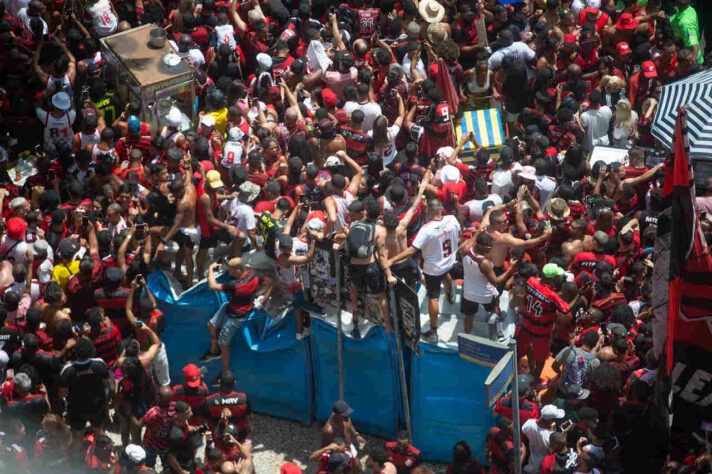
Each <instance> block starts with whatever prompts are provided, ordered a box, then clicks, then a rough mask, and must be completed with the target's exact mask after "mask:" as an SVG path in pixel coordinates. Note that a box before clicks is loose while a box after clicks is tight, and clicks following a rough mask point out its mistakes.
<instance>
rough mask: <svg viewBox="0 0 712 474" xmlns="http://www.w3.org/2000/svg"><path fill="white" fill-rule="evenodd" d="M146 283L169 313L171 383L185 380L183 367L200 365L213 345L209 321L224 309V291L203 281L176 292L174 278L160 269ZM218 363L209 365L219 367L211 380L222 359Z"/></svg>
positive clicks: (167, 334)
mask: <svg viewBox="0 0 712 474" xmlns="http://www.w3.org/2000/svg"><path fill="white" fill-rule="evenodd" d="M146 284H147V286H148V288H149V289H150V290H151V292H152V293H153V296H155V298H156V303H157V304H158V308H159V309H160V310H161V311H163V313H164V315H165V316H164V317H165V319H166V329H165V330H164V331H163V333H162V334H161V340H163V343H164V344H165V345H166V353H167V354H168V363H169V366H170V375H171V383H172V384H178V383H183V381H184V377H183V367H185V366H186V365H187V364H197V365H200V363H199V362H198V358H199V357H200V356H202V355H203V354H205V352H206V351H207V350H208V348H209V343H210V337H209V335H208V328H207V326H206V324H207V323H208V320H209V319H210V318H211V317H212V315H213V314H214V313H215V311H217V310H218V309H219V308H220V305H221V304H222V302H223V297H222V294H220V293H216V292H214V291H211V290H210V289H209V288H208V284H207V283H202V284H199V285H196V286H194V287H192V288H190V289H188V290H186V291H185V292H183V293H181V294H180V295H176V294H175V292H174V291H173V290H172V288H171V281H170V280H169V278H168V277H167V276H166V275H165V274H164V273H163V272H160V271H158V272H153V273H152V274H150V275H149V276H148V278H147V280H146ZM216 362H217V365H216ZM216 362H211V363H210V364H209V366H208V367H209V368H210V369H213V367H218V368H217V370H211V373H209V374H208V375H206V377H205V378H206V380H208V381H210V380H212V379H211V378H210V377H213V378H214V377H216V376H217V374H218V371H219V362H220V361H216Z"/></svg>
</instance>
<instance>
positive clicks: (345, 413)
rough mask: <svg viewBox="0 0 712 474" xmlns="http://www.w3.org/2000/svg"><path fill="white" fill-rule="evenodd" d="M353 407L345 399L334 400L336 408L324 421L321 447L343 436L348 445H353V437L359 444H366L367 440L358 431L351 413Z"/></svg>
mask: <svg viewBox="0 0 712 474" xmlns="http://www.w3.org/2000/svg"><path fill="white" fill-rule="evenodd" d="M353 412H354V411H353V409H352V408H351V407H350V406H349V404H348V403H346V402H345V401H343V400H338V401H336V402H334V410H333V413H332V414H331V416H330V417H329V419H328V420H327V421H326V423H324V427H323V428H322V429H321V447H322V448H323V447H325V446H329V445H330V444H331V443H333V442H334V439H335V438H343V439H345V440H346V446H351V444H352V443H353V439H354V438H356V442H357V443H359V444H365V443H366V440H365V439H363V437H362V436H361V435H360V434H359V432H358V431H356V428H354V425H353V422H352V421H351V418H350V416H351V414H352V413H353Z"/></svg>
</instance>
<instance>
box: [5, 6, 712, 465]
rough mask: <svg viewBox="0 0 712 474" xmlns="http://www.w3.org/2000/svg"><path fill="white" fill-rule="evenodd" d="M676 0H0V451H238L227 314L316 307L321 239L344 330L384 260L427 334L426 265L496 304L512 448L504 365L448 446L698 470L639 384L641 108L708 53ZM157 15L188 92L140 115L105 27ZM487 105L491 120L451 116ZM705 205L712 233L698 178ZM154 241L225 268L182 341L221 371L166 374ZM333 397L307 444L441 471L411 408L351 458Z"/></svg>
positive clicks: (471, 324)
mask: <svg viewBox="0 0 712 474" xmlns="http://www.w3.org/2000/svg"><path fill="white" fill-rule="evenodd" d="M690 1H691V0H674V1H667V0H665V1H663V0H615V1H614V0H524V1H522V0H520V1H516V0H515V1H511V0H510V1H507V2H504V1H502V2H499V1H498V0H487V1H483V0H476V1H472V2H465V1H453V0H419V1H418V0H397V1H396V0H380V1H378V2H374V1H373V0H348V1H347V2H345V3H339V2H333V1H327V0H311V1H307V0H290V1H286V2H283V1H280V0H270V1H269V2H262V1H260V0H248V1H243V2H238V1H233V2H232V3H230V2H226V1H222V0H221V1H216V0H203V1H202V2H197V1H195V0H180V1H179V2H177V3H176V2H172V1H156V0H135V1H134V2H129V1H126V0H71V1H70V0H55V1H53V2H41V1H40V0H2V1H0V51H1V53H2V54H1V56H0V62H1V63H2V68H0V118H1V120H0V128H1V132H2V135H1V136H0V185H1V188H0V203H1V204H0V206H1V208H2V223H3V226H2V241H1V243H0V286H1V294H0V298H1V300H2V304H0V375H1V376H2V377H1V378H0V381H2V382H3V383H2V385H0V452H2V455H0V471H1V472H18V473H19V472H83V471H87V472H107V473H118V472H152V471H153V470H154V469H158V466H161V467H162V468H163V469H164V470H165V472H175V473H186V472H190V473H194V472H204V473H209V472H223V473H229V472H241V473H250V472H254V471H255V465H254V462H253V457H252V442H251V439H253V438H255V439H259V437H260V433H259V432H255V431H254V426H253V420H252V410H251V407H250V403H249V399H248V395H246V394H244V393H241V392H239V391H238V390H239V386H240V383H239V380H237V381H236V380H235V376H234V374H233V373H232V372H231V371H230V344H231V341H232V339H233V337H234V335H235V334H236V333H237V331H238V330H239V329H240V328H241V327H242V326H243V324H244V323H245V321H246V319H247V318H248V317H249V316H250V315H251V314H252V313H253V312H254V310H256V309H259V308H261V307H262V306H264V305H265V304H267V303H268V302H269V301H270V300H273V299H275V298H276V297H277V296H284V297H286V300H287V301H288V304H289V305H290V307H291V308H293V310H294V317H295V318H296V327H297V332H296V334H295V337H296V338H297V339H299V340H302V339H305V338H308V337H309V336H310V329H309V326H310V317H311V315H318V314H322V313H323V312H324V302H323V301H319V300H318V299H316V298H314V295H313V294H312V292H311V291H310V282H309V278H308V274H307V272H306V271H305V265H306V264H307V263H308V262H309V261H310V260H311V259H313V258H314V255H315V247H316V246H317V245H321V246H323V245H324V244H326V245H328V246H331V248H332V249H333V251H334V252H335V254H336V255H338V256H339V257H338V258H342V259H343V262H344V265H345V267H346V268H347V273H348V281H347V282H346V284H345V285H344V298H343V303H344V307H345V309H347V310H350V311H351V312H353V313H354V324H353V329H352V330H351V333H350V335H351V337H354V338H360V337H361V328H362V327H363V321H362V320H361V319H359V311H360V312H361V314H362V313H363V311H364V305H365V299H366V297H370V298H376V300H377V301H378V302H379V304H380V308H379V311H380V312H381V313H382V316H383V320H384V324H385V327H386V330H387V332H392V315H391V314H390V309H389V308H390V307H389V305H388V303H387V298H386V295H387V293H388V291H387V290H388V288H389V286H391V285H393V284H394V283H395V282H396V281H397V279H401V280H403V281H404V282H405V283H406V284H408V285H410V286H411V287H413V288H417V287H419V286H421V285H422V286H423V287H424V288H425V294H426V298H427V299H428V312H429V316H430V318H429V319H430V323H429V327H427V329H426V330H424V331H423V333H422V339H423V341H425V342H427V343H431V344H437V343H438V342H439V341H441V340H442V339H441V336H442V335H441V334H439V333H438V320H439V315H440V311H441V309H442V308H441V292H443V291H444V294H445V298H447V300H448V301H450V302H451V303H452V302H454V301H455V300H456V298H457V297H458V296H459V298H460V313H461V316H462V318H463V320H464V330H465V331H466V332H468V333H472V332H473V331H474V328H475V325H476V324H479V323H484V324H485V325H486V327H487V328H488V329H489V333H488V334H489V337H490V338H491V339H493V340H504V339H505V338H506V337H507V336H506V334H505V332H506V327H505V323H506V318H505V316H506V313H507V312H508V311H510V312H511V311H513V312H514V314H515V315H516V334H515V336H514V337H515V338H516V342H517V348H518V353H519V355H520V357H521V360H520V368H519V376H518V385H519V393H518V394H516V395H517V396H518V397H519V400H520V401H519V406H520V408H519V410H520V416H519V419H520V421H521V433H522V446H521V450H520V452H521V459H515V458H514V453H515V450H514V445H513V439H514V438H513V433H514V431H515V428H514V427H513V422H512V396H513V395H512V394H509V395H505V396H504V397H502V398H501V399H500V400H499V401H498V402H497V404H496V405H495V407H494V412H495V414H496V415H497V416H498V417H499V418H498V420H499V421H498V424H497V426H495V427H492V428H491V429H490V430H489V432H488V434H487V443H486V448H485V451H484V452H473V449H472V447H471V446H470V445H469V444H468V442H467V441H461V442H459V443H457V444H456V445H455V446H454V447H453V460H452V463H451V464H449V465H448V472H449V473H453V474H455V473H479V472H485V470H487V471H488V472H490V473H512V472H514V464H515V463H521V465H522V466H523V468H524V472H528V473H546V474H548V473H581V474H584V473H619V472H626V473H634V472H636V473H637V472H640V473H643V472H644V473H653V472H667V473H679V474H682V473H709V472H711V469H712V458H711V457H710V455H709V445H706V446H705V442H704V437H702V438H700V437H699V436H693V434H692V433H673V436H672V437H670V436H668V435H667V431H666V429H665V428H666V427H665V426H664V424H661V423H660V422H659V419H658V418H657V417H656V416H655V413H654V409H653V404H652V400H653V395H652V394H653V386H654V384H655V382H656V376H657V371H658V367H659V366H660V360H659V359H658V358H657V357H656V356H655V353H654V351H653V345H652V329H651V318H652V311H651V294H652V283H651V276H652V269H653V267H654V265H655V258H654V257H655V236H656V227H657V215H658V213H659V212H660V211H661V210H662V208H663V198H662V185H663V180H664V169H663V167H664V164H663V163H661V162H660V161H661V160H660V159H658V156H659V154H658V153H657V151H658V150H659V149H660V146H659V144H658V143H657V142H656V140H655V138H653V136H652V134H651V127H652V121H653V118H654V116H655V111H656V107H657V105H658V101H659V100H660V94H661V89H662V87H663V86H664V85H667V84H671V83H674V82H676V81H679V80H682V79H684V78H687V77H689V76H691V75H692V74H695V73H696V72H698V71H701V70H702V69H703V63H704V58H705V50H704V38H703V37H702V36H701V34H702V30H701V27H702V26H703V24H702V22H701V21H699V20H698V16H697V15H698V14H702V13H703V12H702V10H700V9H696V8H695V7H694V6H692V5H691V4H690ZM702 3H703V2H700V4H702ZM707 7H709V6H708V5H707ZM150 23H155V24H157V25H159V26H162V27H164V28H165V29H166V31H167V33H168V38H169V40H170V42H171V44H172V45H173V47H174V48H175V50H176V51H177V53H178V54H179V56H181V58H182V59H183V60H184V61H186V62H187V63H188V64H189V65H190V68H191V70H192V72H193V75H194V81H195V89H196V97H197V99H196V102H195V104H185V103H183V104H177V105H176V106H174V107H173V108H171V109H170V112H168V113H167V114H166V115H165V116H162V117H159V120H158V121H157V122H155V121H153V122H152V121H151V120H150V118H149V116H150V114H149V113H148V109H147V104H142V103H140V102H137V101H135V100H128V99H127V96H126V94H125V91H124V89H125V87H124V84H125V78H123V79H122V76H121V74H120V72H119V71H117V69H116V65H114V64H110V63H109V62H108V61H107V60H106V57H105V52H104V50H103V49H102V46H101V43H100V40H101V39H102V38H105V37H107V36H109V35H112V34H114V33H117V32H122V31H126V30H130V29H132V28H136V27H138V26H140V25H145V24H150ZM707 26H709V25H707ZM179 106H180V107H182V110H181V108H180V107H179ZM186 107H187V109H186ZM191 107H194V108H195V111H196V112H197V113H196V114H195V115H196V117H197V120H196V122H197V123H196V124H195V125H194V126H188V127H186V125H185V121H184V117H185V115H186V114H185V113H184V112H185V110H189V109H190V108H191ZM490 108H495V109H498V113H499V115H498V116H499V117H501V120H502V126H503V128H504V130H505V133H506V137H503V138H504V139H503V142H502V144H501V146H500V145H499V144H497V145H496V146H494V147H493V146H483V144H481V143H478V142H477V140H476V139H475V135H474V133H469V132H472V130H468V131H465V132H464V133H462V134H456V133H455V132H454V129H453V123H455V124H459V123H460V118H461V117H462V115H463V114H465V113H468V112H470V111H472V110H478V109H490ZM187 115H190V114H187ZM498 125H499V124H489V126H491V127H496V126H498ZM596 147H613V148H617V149H622V150H627V154H626V153H625V152H624V153H623V154H624V155H626V156H625V158H623V159H622V160H616V159H613V160H601V161H595V162H594V161H593V160H591V159H590V157H591V155H592V153H593V151H594V149H596ZM697 212H698V213H699V217H700V220H701V223H702V229H703V232H704V233H705V237H706V239H707V241H708V242H709V241H710V240H711V239H710V237H711V235H712V234H711V231H712V223H711V221H710V220H709V216H711V215H712V179H709V178H708V179H707V181H706V183H705V185H704V186H703V187H702V189H701V193H700V197H698V198H697ZM220 252H222V254H225V255H227V258H225V259H224V260H223V259H219V258H218V254H220ZM248 252H249V253H251V254H254V253H256V252H257V253H263V254H264V257H265V258H266V259H267V261H268V262H271V266H272V271H270V272H264V271H263V270H260V271H258V270H256V269H254V268H251V267H250V265H249V264H248V263H249V262H248V259H247V258H245V259H243V257H244V256H245V254H247V253H248ZM159 269H160V270H163V271H165V272H168V273H171V274H173V276H174V277H175V279H176V280H177V281H178V282H180V284H181V285H182V286H183V287H184V288H188V287H190V286H192V285H193V284H194V283H195V282H197V281H199V280H201V279H203V278H205V277H207V284H208V287H209V288H210V289H211V290H213V291H216V292H222V293H225V294H226V295H227V299H228V303H226V304H225V305H224V306H223V307H222V308H221V309H220V311H219V312H218V313H216V314H215V315H214V316H213V317H212V318H211V319H210V321H209V322H206V323H207V331H206V334H207V335H209V345H208V343H207V337H206V353H205V354H204V355H202V357H200V354H196V355H195V362H196V364H200V362H206V361H209V360H211V359H217V358H222V371H221V372H220V376H219V378H218V379H217V380H216V381H214V382H211V381H205V380H203V378H204V375H205V374H204V371H203V369H202V368H201V367H199V365H196V364H189V365H187V366H185V367H184V368H183V374H184V380H181V381H176V380H171V378H170V376H169V366H168V361H169V358H170V357H169V354H167V352H166V346H165V345H164V344H163V342H162V340H161V333H162V331H163V329H164V328H165V327H166V326H167V325H170V324H173V323H174V321H170V320H167V318H165V317H164V315H163V313H162V312H161V311H160V310H159V308H158V305H157V301H156V299H155V298H154V296H153V295H152V293H151V291H150V289H149V288H148V287H147V285H146V278H147V276H148V275H149V274H151V273H152V272H154V271H156V270H159ZM218 272H223V273H225V274H226V276H223V277H221V278H219V277H218V276H219V275H218ZM443 289H444V290H443ZM505 293H507V294H508V303H507V304H506V305H505V304H504V303H503V302H502V301H500V297H501V296H502V295H503V294H505ZM505 306H506V308H505ZM480 307H482V310H480ZM483 315H484V316H483ZM351 412H352V409H351V408H350V407H349V406H348V404H347V403H346V402H344V401H343V400H340V401H337V402H336V403H335V404H334V409H333V414H332V416H331V418H330V419H329V420H328V421H327V422H326V424H325V425H324V428H323V430H322V437H321V447H320V449H318V450H316V451H315V452H313V453H312V454H311V455H310V456H309V461H311V462H314V463H318V467H317V472H320V473H340V472H358V471H360V470H363V469H372V470H373V471H374V472H377V473H387V474H396V473H397V474H406V473H411V472H413V473H427V472H432V471H431V470H430V468H428V467H426V466H425V465H423V464H421V456H420V452H419V450H418V449H416V447H414V446H412V445H411V440H410V434H409V433H408V432H401V433H399V434H398V435H397V437H396V438H397V439H396V440H395V441H392V442H388V443H386V444H385V445H383V446H367V447H366V448H365V449H366V452H368V458H367V462H366V465H365V466H362V465H361V463H360V462H359V456H358V451H359V450H363V449H364V446H365V440H364V439H363V438H362V437H361V435H360V433H359V432H358V431H357V430H356V428H355V427H354V425H353V422H352V420H351V418H350V415H351ZM107 430H111V431H112V432H117V431H118V432H119V433H120V438H121V444H120V445H118V443H117V444H116V445H115V443H114V441H112V438H111V437H109V436H107V434H106V433H107ZM421 448H422V447H421ZM705 448H706V451H707V454H706V453H705ZM668 454H669V455H668ZM304 461H305V462H306V461H307V460H306V459H305V460H304ZM485 465H487V466H488V467H486V468H485V467H484V466H485ZM257 469H258V470H260V467H259V466H257ZM262 470H265V471H266V470H267V469H266V468H262ZM281 472H283V473H285V474H294V473H297V472H301V470H300V468H299V467H297V466H296V465H295V464H292V463H287V464H285V465H284V466H282V469H281Z"/></svg>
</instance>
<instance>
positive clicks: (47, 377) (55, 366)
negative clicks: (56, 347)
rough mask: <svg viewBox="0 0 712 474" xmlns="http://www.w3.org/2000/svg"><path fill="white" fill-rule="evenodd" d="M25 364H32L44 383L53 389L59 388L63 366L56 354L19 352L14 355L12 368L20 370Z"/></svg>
mask: <svg viewBox="0 0 712 474" xmlns="http://www.w3.org/2000/svg"><path fill="white" fill-rule="evenodd" d="M23 364H30V365H31V366H32V367H34V368H35V369H37V372H39V374H40V378H41V379H42V383H43V384H44V385H45V386H46V387H47V388H48V389H52V388H54V387H56V386H57V382H58V378H59V371H60V369H61V368H62V364H61V363H60V361H59V359H57V358H56V357H55V356H54V354H51V353H49V352H45V351H37V352H35V353H34V354H29V353H27V352H25V351H17V352H15V353H14V354H12V361H11V366H12V367H13V368H14V369H15V370H18V369H19V368H20V367H21V366H22V365H23Z"/></svg>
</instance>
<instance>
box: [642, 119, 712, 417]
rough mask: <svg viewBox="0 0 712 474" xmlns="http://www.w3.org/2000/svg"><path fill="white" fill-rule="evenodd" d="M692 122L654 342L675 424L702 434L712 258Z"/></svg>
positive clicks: (668, 212) (679, 128)
mask: <svg viewBox="0 0 712 474" xmlns="http://www.w3.org/2000/svg"><path fill="white" fill-rule="evenodd" d="M686 119H687V114H686V112H685V111H684V110H682V109H681V110H680V111H679V112H678V119H677V124H676V130H675V131H676V133H675V148H674V153H671V154H670V155H669V156H668V160H667V162H666V168H665V186H664V189H663V195H664V196H665V198H666V200H667V202H668V204H669V207H668V208H667V209H665V210H664V211H663V212H662V213H661V214H660V215H659V219H658V234H657V240H656V245H655V267H654V277H653V314H654V320H653V323H654V324H653V331H654V334H653V336H654V344H655V349H656V351H658V352H659V351H662V349H663V347H664V350H665V356H666V360H665V362H666V364H665V369H666V370H665V374H664V375H669V383H670V385H669V389H670V390H672V392H673V394H674V398H673V405H672V414H673V419H674V420H675V423H676V424H678V425H680V426H685V427H688V428H690V429H696V425H698V424H699V422H700V420H704V419H709V418H712V369H711V367H712V365H711V364H710V362H709V361H710V360H712V256H711V255H710V250H709V248H708V247H707V244H706V241H705V238H704V235H703V233H702V229H701V227H700V223H699V220H698V218H697V207H696V203H695V188H694V176H693V172H692V168H691V164H690V160H689V142H688V140H687V126H686ZM665 379H667V377H665Z"/></svg>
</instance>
